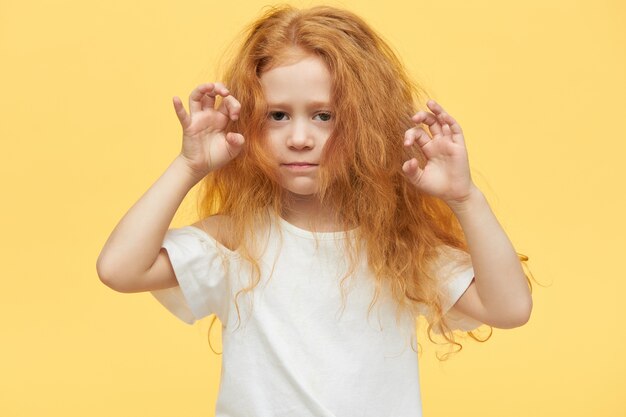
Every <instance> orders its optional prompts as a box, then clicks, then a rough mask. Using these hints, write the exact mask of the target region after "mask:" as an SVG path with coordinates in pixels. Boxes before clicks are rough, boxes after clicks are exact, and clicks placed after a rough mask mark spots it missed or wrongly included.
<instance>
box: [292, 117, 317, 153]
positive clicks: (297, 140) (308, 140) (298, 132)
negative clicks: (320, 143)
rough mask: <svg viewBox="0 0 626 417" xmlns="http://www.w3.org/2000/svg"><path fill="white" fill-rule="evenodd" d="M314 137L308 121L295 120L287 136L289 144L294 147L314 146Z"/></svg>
mask: <svg viewBox="0 0 626 417" xmlns="http://www.w3.org/2000/svg"><path fill="white" fill-rule="evenodd" d="M313 145H314V139H313V136H312V134H311V130H310V129H309V126H308V124H307V122H306V121H297V120H296V121H294V122H293V123H292V129H291V131H290V132H289V136H288V138H287V146H289V147H290V148H293V149H306V148H309V149H310V148H312V147H313Z"/></svg>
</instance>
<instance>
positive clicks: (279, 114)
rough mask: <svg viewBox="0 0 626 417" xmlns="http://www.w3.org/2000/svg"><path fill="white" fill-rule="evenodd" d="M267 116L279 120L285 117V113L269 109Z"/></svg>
mask: <svg viewBox="0 0 626 417" xmlns="http://www.w3.org/2000/svg"><path fill="white" fill-rule="evenodd" d="M269 116H270V119H272V120H277V121H280V120H284V119H285V117H287V114H286V113H285V112H283V111H271V112H270V114H269Z"/></svg>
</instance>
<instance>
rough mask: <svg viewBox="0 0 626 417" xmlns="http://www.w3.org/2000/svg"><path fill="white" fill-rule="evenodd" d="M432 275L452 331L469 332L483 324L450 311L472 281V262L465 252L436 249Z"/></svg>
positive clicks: (442, 247)
mask: <svg viewBox="0 0 626 417" xmlns="http://www.w3.org/2000/svg"><path fill="white" fill-rule="evenodd" d="M438 253H439V256H438V257H437V260H436V261H435V263H434V265H433V267H434V273H435V276H436V278H437V280H438V282H439V284H440V291H441V295H442V305H441V308H442V310H443V313H444V316H445V318H446V321H447V323H448V325H449V326H450V328H451V329H452V330H462V331H470V330H474V329H476V328H478V327H480V326H481V325H482V324H483V323H481V322H480V321H478V320H475V319H473V318H471V317H468V316H466V315H464V314H460V313H453V312H451V311H450V309H451V308H452V307H453V306H454V304H456V302H457V301H458V300H459V298H461V296H462V295H463V293H464V292H465V291H466V290H467V288H468V287H469V286H470V284H471V283H472V280H473V279H474V268H473V267H472V260H471V257H470V255H469V254H468V253H467V252H464V251H462V250H460V249H456V248H453V247H450V246H441V247H440V248H438Z"/></svg>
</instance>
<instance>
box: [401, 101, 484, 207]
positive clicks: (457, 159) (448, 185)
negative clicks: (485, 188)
mask: <svg viewBox="0 0 626 417" xmlns="http://www.w3.org/2000/svg"><path fill="white" fill-rule="evenodd" d="M426 105H427V106H428V108H429V109H430V110H431V111H432V113H429V112H427V111H424V110H421V111H419V112H417V113H416V114H415V115H414V116H413V117H412V118H411V120H413V121H414V122H415V123H417V124H419V123H424V124H427V125H428V129H429V131H430V133H431V134H432V138H431V137H430V136H429V135H428V133H426V131H425V130H424V129H422V128H421V127H413V128H411V129H409V130H407V131H406V132H405V134H404V146H407V147H409V146H412V145H413V144H414V143H415V142H417V144H418V145H419V147H420V148H421V150H422V153H423V154H424V156H425V157H426V159H427V161H426V165H425V166H424V167H420V166H419V164H418V162H417V159H415V158H412V159H410V160H408V161H406V162H405V163H404V164H403V165H402V170H403V171H404V173H405V175H406V176H407V178H408V179H409V181H411V183H413V184H414V185H415V186H416V187H417V188H418V189H419V190H420V191H423V192H424V193H426V194H430V195H432V196H434V197H438V198H441V199H442V200H444V201H445V202H446V203H448V204H449V205H450V204H458V203H461V202H463V201H465V200H466V199H467V198H469V196H470V193H471V191H472V189H473V188H474V187H475V186H474V184H473V182H472V178H471V176H470V170H469V161H468V157H467V149H466V148H465V140H464V138H463V131H462V130H461V126H459V124H458V123H457V122H456V120H454V118H453V117H452V116H450V115H449V114H448V113H446V112H445V110H444V109H443V108H442V107H441V106H440V105H439V104H438V103H437V102H435V100H428V102H427V103H426Z"/></svg>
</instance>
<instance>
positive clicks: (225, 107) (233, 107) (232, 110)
mask: <svg viewBox="0 0 626 417" xmlns="http://www.w3.org/2000/svg"><path fill="white" fill-rule="evenodd" d="M217 110H218V111H219V112H221V113H223V114H224V115H226V116H228V117H229V118H230V119H231V120H237V119H239V112H240V111H241V104H240V103H239V101H237V99H236V98H235V97H233V96H227V97H224V100H223V101H222V104H221V105H220V107H219V109H217Z"/></svg>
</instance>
